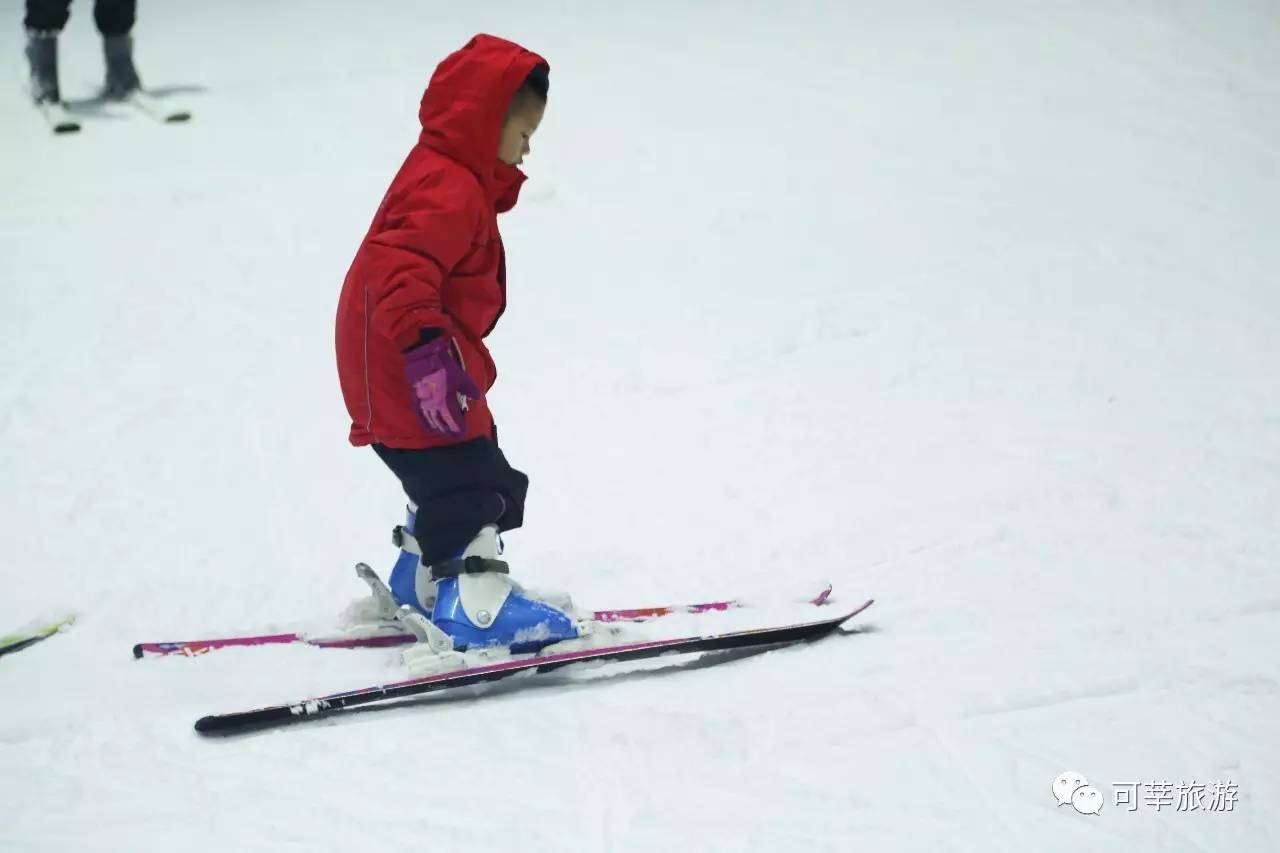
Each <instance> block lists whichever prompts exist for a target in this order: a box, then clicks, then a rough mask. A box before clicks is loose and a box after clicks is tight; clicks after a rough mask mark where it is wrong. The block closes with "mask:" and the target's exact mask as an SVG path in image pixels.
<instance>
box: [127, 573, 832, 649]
mask: <svg viewBox="0 0 1280 853" xmlns="http://www.w3.org/2000/svg"><path fill="white" fill-rule="evenodd" d="M830 596H831V585H830V584H827V585H826V586H824V587H823V588H822V589H821V590H819V592H818V594H817V595H815V596H813V597H811V598H807V599H805V601H806V602H807V603H809V604H812V605H814V606H820V605H822V604H825V603H826V601H827V599H828V598H829V597H830ZM748 606H749V605H748V604H746V603H745V602H743V601H740V600H738V599H725V600H723V601H704V602H700V603H698V604H667V605H662V606H659V607H634V608H619V609H613V610H596V611H594V612H593V613H592V614H591V616H590V618H591V619H592V620H594V621H596V622H605V623H612V622H647V621H649V620H650V619H660V618H662V617H663V616H672V615H675V614H681V613H684V614H697V613H712V612H716V611H724V610H734V609H738V608H741V607H748ZM414 640H415V638H414V635H413V634H412V633H410V632H408V631H407V630H401V629H399V628H397V627H395V626H394V625H391V624H387V625H384V626H381V627H380V629H379V630H378V631H377V632H375V633H370V634H355V635H337V636H328V637H324V636H321V637H316V636H309V635H307V634H303V633H296V632H285V633H276V634H246V635H241V636H234V637H222V638H217V639H207V640H175V641H169V642H159V643H154V642H153V643H138V644H136V645H135V646H134V647H133V656H134V658H143V657H162V656H165V655H185V656H188V657H191V656H194V655H201V654H206V653H208V652H211V651H215V650H217V649H226V648H233V647H237V646H273V645H290V644H303V645H308V646H315V647H317V648H321V649H379V648H387V647H389V646H401V645H407V644H409V643H412V642H414Z"/></svg>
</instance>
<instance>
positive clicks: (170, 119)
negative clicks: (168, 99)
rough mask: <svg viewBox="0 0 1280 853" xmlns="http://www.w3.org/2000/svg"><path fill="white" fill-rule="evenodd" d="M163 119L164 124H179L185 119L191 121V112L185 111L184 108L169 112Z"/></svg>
mask: <svg viewBox="0 0 1280 853" xmlns="http://www.w3.org/2000/svg"><path fill="white" fill-rule="evenodd" d="M164 121H165V124H181V123H183V122H186V121H191V113H189V112H186V111H185V110H184V111H183V112H178V113H170V114H169V115H167V116H165V117H164Z"/></svg>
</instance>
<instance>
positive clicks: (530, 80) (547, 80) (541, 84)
mask: <svg viewBox="0 0 1280 853" xmlns="http://www.w3.org/2000/svg"><path fill="white" fill-rule="evenodd" d="M521 88H523V89H530V90H532V91H533V94H535V95H537V96H538V97H539V98H540V99H542V100H543V101H546V100H547V92H548V91H549V90H550V89H551V69H550V68H548V67H547V66H545V65H535V66H533V70H532V71H530V72H529V76H528V77H525V78H524V84H523V85H522V86H521Z"/></svg>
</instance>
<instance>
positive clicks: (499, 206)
mask: <svg viewBox="0 0 1280 853" xmlns="http://www.w3.org/2000/svg"><path fill="white" fill-rule="evenodd" d="M549 74H550V66H549V65H548V64H547V62H546V60H544V59H543V58H542V57H540V56H538V55H537V54H535V53H532V52H530V51H528V50H525V49H524V48H522V47H520V46H519V45H517V44H513V43H512V42H509V41H505V40H503V39H500V38H495V37H493V36H487V35H478V36H476V37H475V38H473V39H471V41H470V42H468V43H467V44H466V45H465V46H464V47H463V48H462V49H461V50H458V51H457V52H455V53H453V54H452V55H450V56H448V57H447V58H446V59H445V60H444V61H443V62H441V63H440V65H439V66H438V67H437V68H436V70H435V73H434V74H433V75H432V77H431V81H430V84H429V85H428V87H427V90H426V93H425V94H424V95H423V96H422V104H421V108H420V110H419V113H418V115H419V119H420V121H421V123H422V133H421V135H420V136H419V139H418V142H417V144H416V145H415V146H414V147H413V149H412V150H411V151H410V152H409V156H408V158H407V159H406V160H405V162H404V165H403V166H401V168H400V171H399V173H398V174H397V175H396V177H395V179H394V180H393V181H392V183H391V187H390V189H389V190H388V191H387V193H386V195H385V196H384V198H383V200H382V204H381V205H380V206H379V208H378V211H377V214H376V215H375V216H374V219H373V224H372V225H371V226H370V228H369V231H368V233H367V234H366V236H365V238H364V241H363V242H362V243H361V244H360V248H359V250H358V251H357V252H356V257H355V260H354V261H353V262H352V264H351V268H350V270H349V271H348V273H347V277H346V280H345V281H344V283H343V286H342V295H341V297H340V299H339V302H338V316H337V355H338V373H339V378H340V381H341V385H342V394H343V397H344V399H345V400H346V405H347V410H348V412H349V413H350V414H351V420H352V425H351V434H350V441H351V443H352V444H354V445H356V446H363V445H372V446H373V449H374V451H375V452H376V453H377V454H378V456H379V457H380V458H381V459H382V461H383V462H384V463H386V465H387V467H389V468H390V469H391V471H392V472H393V473H394V474H395V475H396V476H397V477H398V478H399V480H400V482H401V484H402V485H403V487H404V491H405V493H406V494H407V495H408V497H409V501H410V503H409V507H408V521H407V523H406V524H405V526H404V527H402V528H397V529H396V537H397V543H398V544H399V545H400V546H401V553H400V558H399V559H398V560H397V562H396V564H395V567H394V568H393V569H392V573H391V581H390V584H389V585H390V587H391V591H392V594H393V595H394V597H395V598H396V600H397V602H398V603H400V604H402V605H403V604H408V605H410V606H412V607H414V608H417V609H418V610H419V611H421V612H422V613H423V614H425V615H426V616H427V617H428V618H429V619H431V621H432V622H433V623H435V625H436V626H437V627H438V628H440V629H442V630H443V631H444V632H445V633H447V634H449V635H450V636H451V637H452V639H453V640H454V643H455V646H456V647H459V648H461V647H465V646H482V645H495V644H499V645H508V646H511V645H513V644H522V643H523V644H525V645H526V646H527V645H528V644H529V643H530V642H532V643H533V646H534V647H537V646H540V645H546V644H549V643H553V642H557V641H560V640H564V639H570V638H573V637H576V636H577V629H576V628H575V625H574V622H573V620H572V619H571V618H570V617H569V616H568V615H567V614H566V613H565V612H564V610H562V609H561V608H559V607H556V606H554V605H552V604H551V603H549V602H546V601H541V600H538V599H537V598H536V597H535V596H533V595H532V594H531V593H528V592H526V591H525V590H523V589H522V588H521V587H519V586H518V585H516V584H515V583H513V582H512V581H511V580H510V578H509V576H508V575H507V566H506V564H505V563H504V562H502V561H500V560H498V559H497V557H498V554H499V549H500V542H499V539H498V533H499V532H500V531H505V530H510V529H512V528H515V527H519V526H520V525H521V523H522V521H523V516H524V501H525V492H526V490H527V489H528V484H529V481H528V479H527V478H526V477H525V475H524V474H523V473H521V472H520V471H517V470H516V469H515V468H512V467H511V466H510V465H509V464H508V463H507V460H506V457H505V456H504V455H503V453H502V451H501V450H500V449H499V448H498V442H497V430H496V428H495V427H494V423H493V416H492V414H491V413H490V411H489V406H488V403H487V401H486V399H485V392H486V391H487V390H488V389H489V388H490V387H492V385H493V382H494V379H495V377H496V375H497V373H496V370H495V367H494V363H493V359H492V358H491V357H490V355H489V351H488V349H487V348H486V347H485V344H484V340H483V339H484V338H485V337H486V336H487V335H488V334H489V332H491V331H492V330H493V327H494V325H495V324H496V323H497V322H498V318H499V317H500V316H501V315H502V312H503V310H504V309H505V307H506V287H507V268H506V256H505V253H504V251H503V247H502V238H501V236H500V235H499V233H498V222H497V214H499V213H504V212H506V211H508V210H510V209H511V208H512V207H513V206H514V205H515V203H516V199H517V196H518V194H519V192H520V186H521V184H522V183H523V182H524V180H525V175H524V174H523V173H522V172H521V171H520V170H519V169H518V168H516V167H517V166H518V165H519V164H520V163H521V162H523V159H524V155H526V154H527V153H529V139H530V137H531V136H532V135H533V133H534V132H535V131H536V130H537V128H538V125H539V123H540V122H541V120H542V114H543V110H544V109H545V107H546V100H547V90H548V87H549Z"/></svg>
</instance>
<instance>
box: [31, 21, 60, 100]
mask: <svg viewBox="0 0 1280 853" xmlns="http://www.w3.org/2000/svg"><path fill="white" fill-rule="evenodd" d="M27 62H28V63H29V64H30V65H31V99H32V100H33V101H35V102H36V103H37V104H56V103H58V102H59V101H61V100H62V96H61V94H60V93H59V92H58V31H57V30H27Z"/></svg>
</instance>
